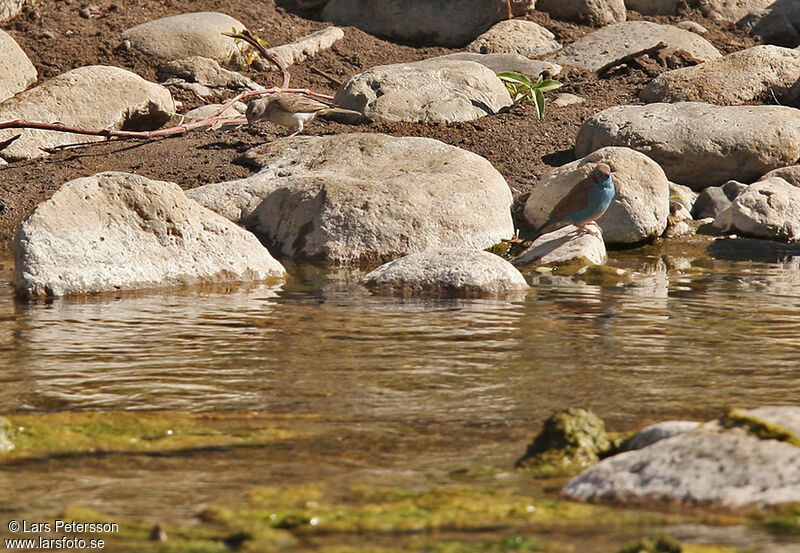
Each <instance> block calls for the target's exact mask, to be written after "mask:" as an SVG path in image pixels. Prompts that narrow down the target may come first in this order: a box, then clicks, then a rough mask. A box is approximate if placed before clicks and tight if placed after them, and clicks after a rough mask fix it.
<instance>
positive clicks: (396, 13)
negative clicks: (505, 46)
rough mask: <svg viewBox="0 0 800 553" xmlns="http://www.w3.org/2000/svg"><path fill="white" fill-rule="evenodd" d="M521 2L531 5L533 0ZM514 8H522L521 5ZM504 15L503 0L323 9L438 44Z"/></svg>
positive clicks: (381, 2) (340, 19)
mask: <svg viewBox="0 0 800 553" xmlns="http://www.w3.org/2000/svg"><path fill="white" fill-rule="evenodd" d="M515 4H519V2H515ZM522 4H524V5H529V6H530V7H531V8H532V7H533V5H534V4H535V1H534V0H526V1H525V2H523V3H522ZM517 9H519V10H520V11H524V6H522V5H520V6H517ZM507 18H508V4H507V3H506V1H505V0H448V1H446V2H443V1H442V0H330V1H329V2H328V3H327V5H326V6H325V7H324V8H323V10H322V19H323V20H324V21H331V22H333V23H335V24H337V25H351V26H353V27H358V28H359V29H362V30H364V31H366V32H368V33H370V34H373V35H377V36H381V37H388V38H393V39H398V40H402V41H406V42H413V43H419V44H428V45H438V46H463V45H464V44H466V43H468V42H469V41H471V40H473V39H474V38H475V37H476V36H478V35H479V34H481V33H482V32H484V31H485V30H486V29H488V28H489V27H491V26H492V25H494V24H495V23H497V22H498V21H502V20H503V19H507Z"/></svg>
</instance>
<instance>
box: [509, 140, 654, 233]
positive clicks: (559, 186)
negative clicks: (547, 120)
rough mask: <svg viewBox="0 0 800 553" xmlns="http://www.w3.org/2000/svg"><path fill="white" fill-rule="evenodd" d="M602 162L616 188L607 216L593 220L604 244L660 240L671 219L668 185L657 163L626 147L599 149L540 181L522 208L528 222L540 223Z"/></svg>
mask: <svg viewBox="0 0 800 553" xmlns="http://www.w3.org/2000/svg"><path fill="white" fill-rule="evenodd" d="M600 162H605V163H608V164H609V165H610V166H611V169H612V171H613V178H614V184H615V185H616V188H617V195H616V197H615V198H614V201H613V202H612V203H611V206H610V207H609V208H608V211H606V212H605V214H604V215H603V216H602V217H600V219H598V220H597V224H598V225H599V226H600V228H602V229H603V237H604V238H605V241H606V242H607V243H610V244H629V243H636V242H641V241H643V240H646V239H648V238H654V237H657V236H660V235H661V233H662V232H664V229H665V228H666V226H667V216H668V215H669V182H668V181H667V177H666V175H664V171H662V170H661V168H660V167H659V166H658V164H657V163H655V162H654V161H653V160H652V159H650V158H648V157H647V156H646V155H644V154H641V153H639V152H636V151H633V150H631V149H628V148H603V149H601V150H598V151H596V152H594V153H592V154H590V155H588V156H586V157H583V158H581V159H578V160H576V161H573V162H572V163H568V164H566V165H563V166H561V167H558V168H556V169H554V170H553V171H551V172H550V173H548V174H547V175H545V176H544V177H542V179H541V180H540V181H539V183H538V184H537V185H536V187H535V188H534V189H533V191H532V192H531V193H530V196H528V201H527V202H526V203H525V211H524V213H525V219H526V220H527V221H528V223H530V224H531V225H532V226H534V227H538V226H539V225H541V224H542V223H544V221H545V220H546V219H547V217H548V216H549V214H550V212H551V211H552V209H553V207H555V205H556V204H557V203H558V202H559V201H560V200H561V198H563V197H564V196H565V195H566V194H567V192H569V191H570V190H571V189H572V188H573V187H574V186H575V185H576V184H578V182H580V181H581V180H582V179H583V178H585V177H587V176H588V175H589V174H590V173H591V172H592V170H593V169H594V167H595V165H597V164H598V163H600Z"/></svg>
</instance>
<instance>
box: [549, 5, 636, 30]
mask: <svg viewBox="0 0 800 553" xmlns="http://www.w3.org/2000/svg"><path fill="white" fill-rule="evenodd" d="M536 9H537V10H538V11H541V12H547V13H548V14H550V17H554V18H556V19H569V20H573V21H580V22H582V23H587V24H589V25H594V26H596V27H599V26H602V25H611V24H612V23H619V22H620V21H625V19H626V18H627V10H626V9H625V1H624V0H538V1H537V2H536Z"/></svg>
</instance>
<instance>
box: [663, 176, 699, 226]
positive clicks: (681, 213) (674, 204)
mask: <svg viewBox="0 0 800 553" xmlns="http://www.w3.org/2000/svg"><path fill="white" fill-rule="evenodd" d="M696 201H697V192H695V191H694V190H692V189H691V188H689V187H688V186H683V185H682V184H676V183H674V182H670V183H669V203H670V213H672V214H673V215H674V216H675V217H677V218H678V219H691V218H692V208H693V207H694V203H695V202H696Z"/></svg>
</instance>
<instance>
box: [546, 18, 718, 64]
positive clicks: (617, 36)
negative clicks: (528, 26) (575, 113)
mask: <svg viewBox="0 0 800 553" xmlns="http://www.w3.org/2000/svg"><path fill="white" fill-rule="evenodd" d="M659 42H664V43H666V44H667V46H668V47H670V48H675V49H677V50H684V51H685V52H687V53H688V54H690V55H692V56H693V57H695V58H697V59H699V60H701V61H708V60H712V59H715V58H718V57H720V56H721V54H720V53H719V51H718V50H717V49H716V48H714V46H713V45H712V44H711V43H710V42H708V41H707V40H706V39H704V38H703V37H701V36H698V35H696V34H694V33H692V32H689V31H684V30H683V29H679V28H677V27H674V26H672V25H659V24H658V23H651V22H650V21H625V22H623V23H617V24H615V25H609V26H608V27H603V28H602V29H598V30H597V31H595V32H593V33H591V34H588V35H586V36H584V37H582V38H580V39H578V40H576V41H575V42H573V43H572V44H570V45H568V46H565V47H564V48H562V49H561V50H560V51H559V52H556V53H555V54H553V55H552V56H549V57H548V58H547V61H551V62H553V63H558V64H560V65H574V66H577V67H581V68H583V69H589V70H592V71H596V70H598V69H600V68H601V67H603V66H604V65H607V64H609V63H611V62H614V61H616V60H619V59H621V58H622V57H624V56H627V55H629V54H633V53H635V52H638V51H641V50H643V49H645V48H651V47H653V46H656V45H657V44H658V43H659Z"/></svg>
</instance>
